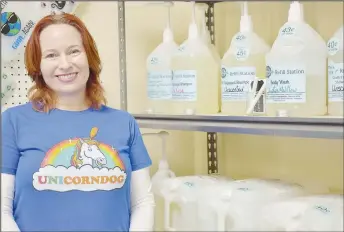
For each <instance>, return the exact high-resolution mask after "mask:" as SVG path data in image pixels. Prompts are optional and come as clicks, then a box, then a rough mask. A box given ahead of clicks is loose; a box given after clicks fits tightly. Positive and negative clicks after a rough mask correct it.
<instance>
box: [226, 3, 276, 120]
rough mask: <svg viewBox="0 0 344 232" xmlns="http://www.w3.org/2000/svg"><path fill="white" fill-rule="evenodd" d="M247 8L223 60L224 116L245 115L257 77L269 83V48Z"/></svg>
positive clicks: (245, 6) (245, 5)
mask: <svg viewBox="0 0 344 232" xmlns="http://www.w3.org/2000/svg"><path fill="white" fill-rule="evenodd" d="M243 8H244V9H243V13H242V16H241V20H240V31H239V32H238V33H236V34H235V35H234V36H233V38H232V41H231V44H230V47H229V49H228V51H227V52H226V53H225V55H224V57H223V59H222V79H221V89H222V92H221V93H222V94H221V96H222V106H221V113H223V114H228V115H245V112H246V108H247V98H248V92H249V89H250V83H251V82H252V81H254V79H255V77H256V76H257V77H258V78H260V79H265V70H266V65H265V55H266V53H267V52H268V51H269V50H270V47H269V45H267V43H266V42H265V41H264V40H263V39H262V38H261V37H259V36H258V35H257V34H256V33H255V32H254V31H253V29H252V21H251V16H250V15H248V13H247V3H246V2H245V3H244V5H243ZM263 103H264V102H259V103H258V104H263ZM260 108H261V109H264V108H265V107H264V106H262V107H260ZM261 113H262V114H264V113H265V112H261Z"/></svg>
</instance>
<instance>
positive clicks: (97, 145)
mask: <svg viewBox="0 0 344 232" xmlns="http://www.w3.org/2000/svg"><path fill="white" fill-rule="evenodd" d="M150 165H151V159H150V157H149V155H148V152H147V150H146V148H145V145H144V143H143V140H142V136H141V133H140V130H139V127H138V125H137V123H136V121H135V120H134V118H133V117H132V116H131V115H130V114H129V113H127V112H125V111H120V110H116V109H112V108H109V107H106V106H103V107H102V108H101V109H100V110H93V109H91V108H90V109H88V110H85V111H81V112H73V111H63V110H57V109H55V110H53V111H51V112H50V113H49V114H46V113H40V112H36V111H34V110H33V108H32V104H31V103H27V104H25V105H20V106H16V107H12V108H9V109H8V110H6V111H5V112H3V113H2V167H1V171H2V173H7V174H14V175H16V182H15V196H14V203H13V207H14V209H13V210H14V213H13V216H14V219H15V221H16V222H17V224H18V226H19V229H20V230H21V231H75V230H77V231H129V226H130V179H131V178H130V177H131V173H132V171H135V170H138V169H142V168H145V167H148V166H150Z"/></svg>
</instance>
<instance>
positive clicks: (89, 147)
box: [70, 127, 106, 168]
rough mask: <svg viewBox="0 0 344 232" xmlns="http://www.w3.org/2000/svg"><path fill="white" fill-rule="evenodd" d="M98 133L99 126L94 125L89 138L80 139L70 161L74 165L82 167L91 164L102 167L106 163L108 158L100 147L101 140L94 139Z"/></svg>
mask: <svg viewBox="0 0 344 232" xmlns="http://www.w3.org/2000/svg"><path fill="white" fill-rule="evenodd" d="M97 133H98V128H97V127H93V128H92V129H91V132H90V138H89V139H85V138H84V139H81V138H79V139H78V141H77V143H76V145H75V150H74V154H73V155H72V157H71V161H70V162H71V165H72V166H74V167H76V168H81V167H82V166H84V165H90V166H92V167H97V168H101V167H103V166H104V165H106V158H105V156H104V154H103V153H102V152H101V151H100V149H99V142H98V141H96V140H94V139H93V138H94V137H95V136H96V135H97Z"/></svg>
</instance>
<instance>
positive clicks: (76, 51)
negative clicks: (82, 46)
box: [71, 50, 79, 54]
mask: <svg viewBox="0 0 344 232" xmlns="http://www.w3.org/2000/svg"><path fill="white" fill-rule="evenodd" d="M71 53H72V54H77V53H79V50H72V52H71Z"/></svg>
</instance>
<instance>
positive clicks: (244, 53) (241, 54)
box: [235, 47, 250, 61]
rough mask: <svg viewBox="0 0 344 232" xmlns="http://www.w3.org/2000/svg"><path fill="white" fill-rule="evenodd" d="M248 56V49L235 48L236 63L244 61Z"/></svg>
mask: <svg viewBox="0 0 344 232" xmlns="http://www.w3.org/2000/svg"><path fill="white" fill-rule="evenodd" d="M249 55H250V49H249V48H246V47H236V50H235V58H236V59H237V60H238V61H244V60H246V59H247V58H248V56H249Z"/></svg>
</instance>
